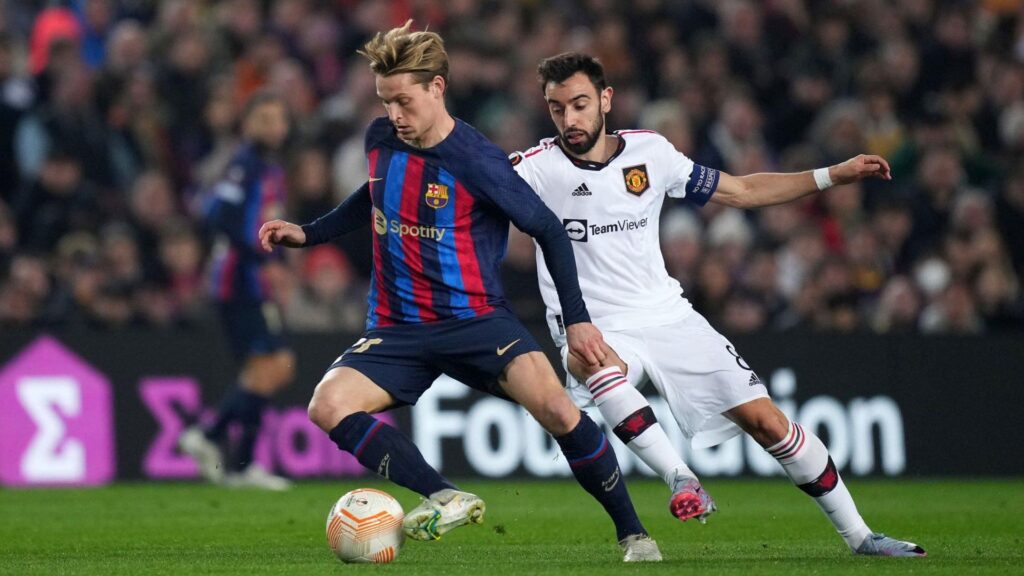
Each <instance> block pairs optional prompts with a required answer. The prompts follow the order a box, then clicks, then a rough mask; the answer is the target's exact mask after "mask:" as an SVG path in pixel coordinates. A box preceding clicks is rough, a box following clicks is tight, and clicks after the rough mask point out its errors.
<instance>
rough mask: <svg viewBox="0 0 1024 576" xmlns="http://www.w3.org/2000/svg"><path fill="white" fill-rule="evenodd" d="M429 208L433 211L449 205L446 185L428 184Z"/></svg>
mask: <svg viewBox="0 0 1024 576" xmlns="http://www.w3.org/2000/svg"><path fill="white" fill-rule="evenodd" d="M426 200H427V206H430V207H431V208H433V209H435V210H436V209H438V208H444V207H445V206H447V205H448V187H447V186H445V185H444V184H435V183H433V182H431V183H430V184H427V196H426Z"/></svg>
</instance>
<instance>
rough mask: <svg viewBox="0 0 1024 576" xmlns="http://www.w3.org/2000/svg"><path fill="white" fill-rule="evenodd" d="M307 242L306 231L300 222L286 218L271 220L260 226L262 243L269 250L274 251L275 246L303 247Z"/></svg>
mask: <svg viewBox="0 0 1024 576" xmlns="http://www.w3.org/2000/svg"><path fill="white" fill-rule="evenodd" d="M305 244H306V233H305V232H303V231H302V227H301V226H299V225H298V224H292V223H291V222H285V221H284V220H271V221H270V222H266V223H264V224H263V226H260V245H262V246H263V249H264V250H266V251H267V252H273V251H274V246H284V247H285V248H301V247H302V246H304V245H305Z"/></svg>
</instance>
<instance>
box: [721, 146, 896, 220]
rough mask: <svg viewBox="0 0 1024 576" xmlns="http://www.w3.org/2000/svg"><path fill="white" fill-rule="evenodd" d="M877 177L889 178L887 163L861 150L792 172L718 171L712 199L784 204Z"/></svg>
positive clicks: (747, 204) (742, 204) (730, 203)
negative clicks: (735, 173) (846, 157)
mask: <svg viewBox="0 0 1024 576" xmlns="http://www.w3.org/2000/svg"><path fill="white" fill-rule="evenodd" d="M865 178H880V179H882V180H892V172H891V171H890V170H889V163H888V162H886V161H885V158H882V157H881V156H875V155H873V154H861V155H859V156H855V157H853V158H850V159H849V160H847V161H845V162H842V163H840V164H835V165H833V166H829V167H828V168H819V169H818V170H808V171H806V172H791V173H785V174H782V173H760V174H750V175H748V176H732V175H730V174H726V173H725V172H722V173H721V179H720V180H719V182H718V189H717V190H716V191H715V194H714V196H712V197H711V201H712V202H716V203H718V204H725V205H726V206H734V207H736V208H760V207H762V206H772V205H774V204H785V203H786V202H791V201H793V200H796V199H797V198H802V197H804V196H807V195H808V194H813V193H814V192H817V191H819V190H824V189H826V188H828V187H830V186H839V185H842V184H850V183H852V182H857V181H860V180H864V179H865Z"/></svg>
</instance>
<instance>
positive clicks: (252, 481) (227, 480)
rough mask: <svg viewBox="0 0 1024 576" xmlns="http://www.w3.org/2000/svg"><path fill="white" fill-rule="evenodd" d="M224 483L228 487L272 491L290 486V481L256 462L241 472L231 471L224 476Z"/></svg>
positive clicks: (281, 490) (282, 490) (280, 490)
mask: <svg viewBox="0 0 1024 576" xmlns="http://www.w3.org/2000/svg"><path fill="white" fill-rule="evenodd" d="M224 485H225V486H227V487H229V488H258V489H260V490H270V491H272V492H284V491H285V490H289V489H291V487H292V481H291V480H289V479H287V478H285V477H283V476H277V475H276V474H271V473H270V472H267V471H266V470H264V469H263V467H262V466H260V465H259V464H256V463H252V464H249V465H248V466H246V468H245V470H242V471H241V472H232V473H230V474H226V475H225V476H224Z"/></svg>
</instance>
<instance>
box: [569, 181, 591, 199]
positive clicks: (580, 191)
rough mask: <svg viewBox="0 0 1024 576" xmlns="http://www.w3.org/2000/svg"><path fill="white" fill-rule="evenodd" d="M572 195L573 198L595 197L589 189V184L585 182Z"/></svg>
mask: <svg viewBox="0 0 1024 576" xmlns="http://www.w3.org/2000/svg"><path fill="white" fill-rule="evenodd" d="M572 195H573V196H593V195H594V193H593V192H591V191H590V188H587V183H586V182H584V183H583V184H580V185H579V186H577V187H576V189H575V190H573V191H572Z"/></svg>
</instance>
